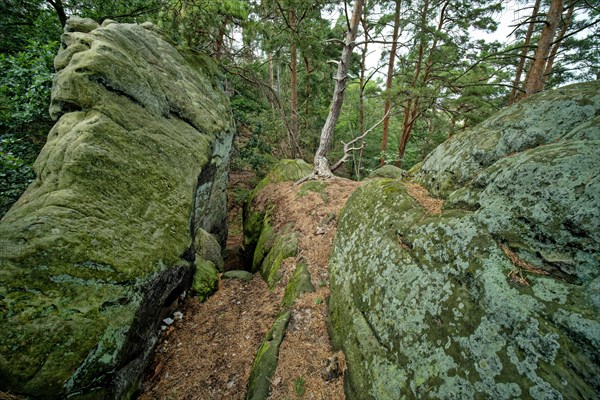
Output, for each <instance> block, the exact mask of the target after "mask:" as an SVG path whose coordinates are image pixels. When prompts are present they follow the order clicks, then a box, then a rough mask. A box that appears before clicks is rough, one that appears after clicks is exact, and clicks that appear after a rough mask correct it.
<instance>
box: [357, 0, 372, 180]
mask: <svg viewBox="0 0 600 400" xmlns="http://www.w3.org/2000/svg"><path fill="white" fill-rule="evenodd" d="M362 26H363V32H364V35H365V44H364V46H363V48H362V52H361V57H360V82H359V84H360V92H359V98H358V118H359V125H360V134H361V136H362V135H363V134H364V133H365V86H366V82H365V72H366V69H367V50H368V48H369V30H368V27H367V11H366V1H365V10H364V13H363V17H362ZM360 145H361V146H360V154H359V156H358V162H357V163H356V164H355V174H356V178H357V179H358V180H360V171H361V169H362V159H363V151H364V139H363V140H361V142H360Z"/></svg>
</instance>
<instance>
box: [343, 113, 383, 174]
mask: <svg viewBox="0 0 600 400" xmlns="http://www.w3.org/2000/svg"><path fill="white" fill-rule="evenodd" d="M391 111H392V107H390V109H389V110H388V112H387V113H385V115H384V116H383V118H381V119H380V120H379V121H378V122H377V123H376V124H375V125H373V126H372V127H370V128H369V129H367V130H366V131H365V133H363V134H362V135H360V136H357V137H355V138H354V139H352V140H351V141H349V142H348V143H344V142H342V144H343V145H344V155H343V156H342V158H340V159H339V161H338V162H336V163H335V164H333V167H331V172H333V171H335V170H336V169H338V168H339V167H341V166H342V164H343V163H345V162H346V161H348V158H350V154H351V153H352V151H356V150H361V149H363V148H364V147H365V144H364V143H363V144H361V145H360V147H352V146H353V145H354V144H355V143H356V142H358V141H359V140H363V139H364V138H365V137H367V135H368V134H369V133H370V132H372V131H373V129H375V128H377V127H378V126H379V125H381V124H382V123H383V121H384V120H385V119H386V118H387V117H388V116H389V115H391Z"/></svg>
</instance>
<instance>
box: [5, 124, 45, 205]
mask: <svg viewBox="0 0 600 400" xmlns="http://www.w3.org/2000/svg"><path fill="white" fill-rule="evenodd" d="M31 149H32V147H31V146H29V145H26V144H25V143H23V141H22V140H21V139H17V138H15V137H14V136H10V135H6V136H4V137H2V139H0V217H1V216H3V215H4V214H5V213H6V211H8V209H9V208H10V207H11V206H12V204H13V203H14V202H15V201H17V199H18V198H19V196H21V193H23V191H24V190H25V189H27V186H29V184H30V183H31V182H33V179H34V178H35V174H34V173H33V169H32V167H31V165H32V164H33V161H34V160H35V155H36V154H37V153H36V152H34V153H35V154H32V152H31ZM20 155H24V157H25V158H22V157H21V156H20Z"/></svg>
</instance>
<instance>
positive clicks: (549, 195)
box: [329, 81, 600, 399]
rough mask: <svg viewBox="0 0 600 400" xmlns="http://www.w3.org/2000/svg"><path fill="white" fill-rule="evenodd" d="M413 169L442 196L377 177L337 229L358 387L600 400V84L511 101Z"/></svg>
mask: <svg viewBox="0 0 600 400" xmlns="http://www.w3.org/2000/svg"><path fill="white" fill-rule="evenodd" d="M411 172H412V173H413V174H414V179H413V180H414V181H415V182H418V183H420V184H422V185H423V186H424V187H425V188H426V189H427V190H428V191H429V192H430V194H432V195H433V196H436V197H438V200H436V199H433V198H431V197H429V196H428V195H427V193H423V192H421V193H419V191H418V190H416V189H415V185H414V182H413V183H410V182H407V181H406V180H402V179H381V178H378V179H373V180H371V182H370V183H367V184H366V185H365V186H363V187H362V188H360V189H359V190H357V192H355V193H354V194H353V196H352V197H351V198H350V199H349V201H348V203H347V204H346V206H345V209H344V211H343V215H342V217H341V218H340V222H339V225H338V231H337V236H336V239H335V242H334V249H333V254H332V257H331V259H330V266H329V267H330V273H331V291H332V293H331V299H330V315H329V317H330V320H329V323H330V328H331V332H332V335H333V338H334V342H335V344H336V345H337V346H339V347H341V348H342V349H343V350H344V352H345V354H346V358H347V364H348V373H347V376H346V379H347V380H346V389H347V393H348V398H352V399H398V398H407V399H409V398H428V399H476V398H493V399H514V398H533V399H562V398H564V399H575V398H578V399H593V398H598V397H599V396H600V367H599V366H600V207H598V205H599V204H600V82H598V81H596V82H593V83H586V84H578V85H572V86H568V87H565V88H561V89H557V90H554V91H548V92H545V93H542V94H540V95H537V96H534V97H531V98H529V99H527V100H525V101H522V102H520V103H518V104H516V105H514V106H512V107H510V108H507V109H505V110H503V111H502V112H500V113H498V114H497V115H496V116H494V117H492V118H490V119H488V120H487V121H485V122H484V123H482V124H481V125H479V126H477V127H475V128H474V129H472V130H470V131H468V132H465V133H463V134H460V135H457V136H455V137H453V138H451V139H450V140H448V141H447V142H446V143H444V144H442V145H441V146H440V147H438V148H437V149H436V150H435V151H433V152H432V154H430V155H429V156H428V158H427V159H426V160H425V161H424V162H423V164H422V165H421V166H420V167H417V168H415V169H414V170H413V171H411ZM417 189H418V188H417ZM439 200H443V202H444V204H443V210H442V211H441V213H440V212H438V211H437V210H436V209H435V207H432V205H435V203H439Z"/></svg>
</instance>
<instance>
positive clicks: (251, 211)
mask: <svg viewBox="0 0 600 400" xmlns="http://www.w3.org/2000/svg"><path fill="white" fill-rule="evenodd" d="M311 173H312V166H311V165H310V164H308V163H307V162H305V161H303V160H281V161H279V163H278V164H276V165H275V167H274V168H273V169H272V170H271V172H269V173H268V174H267V176H266V177H265V178H263V179H262V180H261V181H260V182H259V183H258V185H257V186H256V187H255V188H254V190H253V191H252V192H251V193H250V195H249V196H248V199H247V200H246V202H245V203H244V209H243V225H244V250H245V254H246V258H248V264H250V265H251V266H252V267H251V269H252V272H256V271H258V269H259V268H260V263H261V262H262V260H263V258H264V257H265V256H266V253H265V249H270V248H271V247H272V245H273V241H274V238H275V234H274V233H273V232H271V231H272V228H271V225H270V219H269V212H268V211H269V210H268V208H269V206H268V205H267V206H264V205H261V206H260V207H258V206H257V204H256V198H257V196H258V194H259V193H260V192H261V191H262V190H264V189H265V188H266V187H267V186H268V185H269V184H272V183H279V182H295V181H298V180H300V179H302V178H304V177H306V176H308V175H310V174H311ZM257 246H258V247H259V249H258V251H257V252H255V250H256V249H257ZM257 253H258V255H257Z"/></svg>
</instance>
